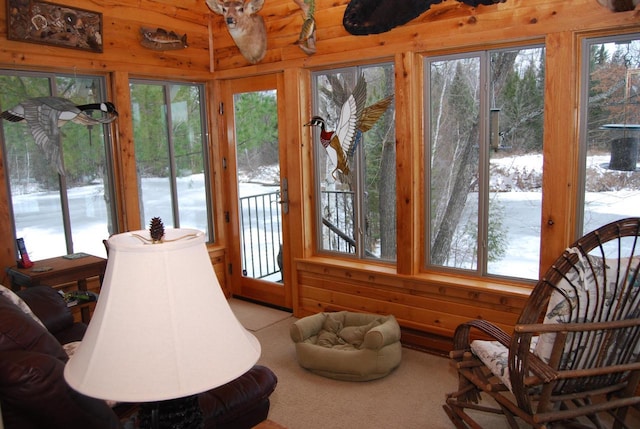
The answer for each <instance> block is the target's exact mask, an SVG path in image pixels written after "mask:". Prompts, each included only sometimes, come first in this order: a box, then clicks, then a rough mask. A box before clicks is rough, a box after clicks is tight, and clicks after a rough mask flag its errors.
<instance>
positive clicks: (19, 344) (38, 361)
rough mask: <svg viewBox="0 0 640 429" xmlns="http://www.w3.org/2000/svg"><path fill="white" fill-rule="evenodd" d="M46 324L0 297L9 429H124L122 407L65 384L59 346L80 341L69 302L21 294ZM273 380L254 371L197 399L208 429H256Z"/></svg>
mask: <svg viewBox="0 0 640 429" xmlns="http://www.w3.org/2000/svg"><path fill="white" fill-rule="evenodd" d="M16 294H17V295H18V296H19V297H20V298H22V300H23V301H24V302H25V303H26V304H27V305H28V306H29V308H30V309H31V310H32V311H33V313H34V314H35V315H36V316H37V318H39V319H40V320H41V321H42V323H43V324H44V326H45V327H46V329H45V327H43V326H42V325H40V324H39V323H38V322H37V321H36V320H35V319H34V318H33V317H31V316H30V315H28V314H27V313H25V311H23V309H21V308H19V307H18V306H17V305H16V304H15V303H14V302H12V301H11V300H10V299H8V298H7V297H6V296H5V295H2V294H0V404H1V405H0V407H1V410H2V418H3V421H4V427H5V429H43V428H47V429H87V428H92V429H112V428H121V427H122V421H121V417H122V415H121V414H120V415H119V413H120V412H121V411H122V410H127V412H130V411H131V409H132V408H133V409H135V406H133V407H132V406H131V404H124V405H122V406H120V407H115V408H114V409H112V408H111V407H109V406H108V405H107V404H106V403H105V402H104V401H102V400H99V399H95V398H90V397H87V396H84V395H82V394H80V393H78V392H76V391H74V390H73V389H71V388H70V387H69V386H68V385H67V383H66V382H65V380H64V377H63V375H62V374H63V369H64V365H65V363H66V361H67V360H68V357H67V354H66V352H65V351H64V349H63V347H62V344H66V343H69V342H73V341H79V340H81V339H82V336H83V335H84V332H85V330H86V325H85V324H83V323H74V320H73V316H72V314H71V312H70V311H69V309H68V308H67V306H66V303H65V301H64V299H63V298H62V297H61V296H60V294H58V292H57V291H56V290H54V289H53V288H50V287H48V286H36V287H31V288H28V289H24V290H21V291H18V292H17V293H16ZM276 384H277V378H276V376H275V374H274V373H273V372H272V371H271V370H270V369H269V368H266V367H264V366H260V365H256V366H254V367H253V368H252V369H250V370H249V371H248V372H247V373H245V374H244V375H242V376H241V377H239V378H237V379H236V380H234V381H232V382H230V383H228V384H226V385H224V386H220V387H218V388H216V389H212V390H210V391H207V392H204V393H201V394H200V395H199V396H198V399H199V403H200V408H201V409H202V412H203V415H204V428H205V429H208V428H213V427H215V428H227V429H242V428H251V427H253V426H255V425H256V424H258V423H260V422H261V421H263V420H265V419H266V418H267V415H268V412H269V405H270V402H269V395H271V393H272V392H273V390H274V389H275V387H276Z"/></svg>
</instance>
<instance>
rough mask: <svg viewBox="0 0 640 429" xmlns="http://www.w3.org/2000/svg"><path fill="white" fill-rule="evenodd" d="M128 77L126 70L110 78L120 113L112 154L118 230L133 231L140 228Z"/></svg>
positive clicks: (115, 123) (116, 124) (114, 100)
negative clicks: (114, 170)
mask: <svg viewBox="0 0 640 429" xmlns="http://www.w3.org/2000/svg"><path fill="white" fill-rule="evenodd" d="M129 77H130V76H129V73H126V72H114V73H113V74H112V79H111V80H112V85H113V94H114V98H113V103H114V104H115V105H116V108H117V109H118V114H119V116H118V119H117V120H116V121H114V122H113V124H114V125H113V126H115V127H116V133H115V136H116V139H115V141H114V143H113V144H114V148H113V150H114V153H113V156H114V160H115V164H116V165H117V169H116V174H117V176H116V178H117V180H116V195H117V196H118V197H119V198H118V207H117V209H118V216H119V221H120V222H119V227H120V230H121V231H135V230H138V229H142V228H143V224H142V222H141V220H140V209H139V207H140V195H139V193H138V171H137V169H136V151H135V143H134V140H133V119H132V117H131V93H130V91H129ZM144 227H146V226H144Z"/></svg>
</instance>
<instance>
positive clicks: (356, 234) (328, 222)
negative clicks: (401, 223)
mask: <svg viewBox="0 0 640 429" xmlns="http://www.w3.org/2000/svg"><path fill="white" fill-rule="evenodd" d="M393 73H394V71H393V66H392V65H389V64H384V65H372V66H363V67H352V68H348V69H340V70H331V71H325V72H319V73H315V74H314V75H313V89H314V97H313V101H314V103H313V104H314V112H315V113H314V115H316V116H314V120H312V122H311V124H312V125H315V128H316V133H315V134H314V145H315V154H316V157H315V159H316V195H317V201H316V207H317V213H316V220H317V231H318V237H319V239H318V247H319V250H321V251H326V252H335V253H339V254H343V255H352V256H355V257H359V258H370V259H376V260H384V261H395V258H396V212H395V208H396V186H395V183H396V170H395V164H396V163H395V120H394V113H395V107H394V103H393V97H392V95H393V93H394V75H393ZM359 80H360V84H358V82H359ZM362 85H365V86H366V97H364V100H363V101H362V102H361V97H359V95H358V94H360V90H359V89H356V88H360V89H361V88H362ZM352 94H353V98H351V99H350V96H352ZM345 103H346V107H345ZM349 121H351V122H352V123H353V124H356V126H355V128H356V131H354V135H353V139H348V138H347V137H343V141H339V140H340V138H339V137H340V136H344V135H348V132H343V130H345V129H347V128H348V125H347V124H348V122H349ZM358 129H361V130H362V131H364V132H363V133H360V132H359V131H358ZM331 133H333V135H332V136H331V137H328V136H329V134H331ZM349 142H354V144H353V145H351V149H350V148H348V147H347V146H348V145H349ZM335 145H339V146H340V147H338V148H336V146H335Z"/></svg>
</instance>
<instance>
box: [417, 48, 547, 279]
mask: <svg viewBox="0 0 640 429" xmlns="http://www.w3.org/2000/svg"><path fill="white" fill-rule="evenodd" d="M533 49H542V50H544V51H545V52H546V49H547V48H546V46H545V43H543V42H540V41H529V42H527V43H524V44H513V45H512V44H509V45H506V46H501V47H496V48H491V47H488V48H485V49H480V48H479V49H469V50H465V51H463V52H450V53H447V52H445V53H438V54H436V55H425V56H423V57H422V67H423V69H422V76H423V82H424V84H423V88H424V89H423V102H422V105H421V107H422V120H423V124H424V127H423V131H424V134H423V147H424V151H423V171H424V177H423V178H422V181H423V182H422V183H423V185H424V190H423V198H424V200H423V202H422V204H421V207H422V208H421V210H422V213H423V222H424V223H423V228H424V233H423V234H424V235H423V237H422V238H423V240H424V242H423V246H422V249H423V252H424V254H423V258H422V261H421V270H422V271H423V272H425V273H429V272H434V273H449V274H455V275H461V274H462V275H464V276H469V277H470V278H473V277H480V278H485V279H495V280H499V279H503V280H505V279H506V280H509V281H524V282H527V283H530V282H532V281H535V280H536V279H533V278H527V277H518V276H509V275H504V274H493V273H489V272H488V271H489V257H488V253H489V251H488V246H487V245H485V243H486V242H487V240H488V238H489V222H488V220H489V217H490V213H489V209H490V208H489V206H490V204H489V199H490V197H491V194H492V192H491V190H490V189H489V181H490V178H491V173H490V163H489V161H490V159H491V157H490V156H489V152H490V150H491V125H490V122H491V112H492V110H493V108H492V107H491V94H490V88H491V85H492V82H491V55H492V54H493V53H496V52H509V51H515V50H520V51H525V50H533ZM472 58H478V61H479V64H478V74H479V76H478V79H479V84H478V88H479V90H478V118H479V120H478V135H479V148H478V151H479V152H478V185H479V190H478V218H477V220H478V230H477V239H476V246H477V249H478V252H477V255H476V257H475V268H459V267H453V266H445V265H436V264H434V263H432V262H431V247H432V225H431V220H432V219H431V216H430V213H431V209H432V200H431V197H432V195H431V194H432V192H431V186H430V183H431V179H430V178H431V167H430V166H431V164H430V162H431V120H430V116H431V110H430V105H429V104H428V103H429V100H430V99H431V89H432V88H431V85H430V82H431V79H430V77H431V68H430V65H431V64H432V63H435V62H437V61H445V60H446V61H456V60H461V59H472ZM545 92H546V90H545V91H543V94H544V93H545ZM543 116H544V112H543ZM542 146H543V147H544V141H542ZM541 153H544V150H543V149H542V150H541ZM543 174H544V172H543ZM540 200H541V201H540V203H541V205H542V204H544V196H543V195H541V197H540ZM539 240H540V242H541V241H542V231H541V232H540V236H539ZM540 258H541V255H540V254H539V260H540ZM538 267H539V264H538V266H536V268H538Z"/></svg>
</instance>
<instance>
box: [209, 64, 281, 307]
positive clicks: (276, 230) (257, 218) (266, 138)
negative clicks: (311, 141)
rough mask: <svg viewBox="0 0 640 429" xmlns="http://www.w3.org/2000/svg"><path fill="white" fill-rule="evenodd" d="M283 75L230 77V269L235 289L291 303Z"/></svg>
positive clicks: (273, 302) (248, 295) (226, 112)
mask: <svg viewBox="0 0 640 429" xmlns="http://www.w3.org/2000/svg"><path fill="white" fill-rule="evenodd" d="M278 82H279V77H278V75H273V76H266V77H265V76H260V77H256V78H246V79H235V80H230V81H227V82H226V83H225V98H224V100H225V101H224V103H223V108H222V110H221V112H222V114H223V117H224V120H225V123H226V127H225V129H226V130H227V143H228V144H227V145H226V148H225V150H226V151H227V152H226V156H225V158H224V159H223V164H224V166H225V167H224V168H226V172H227V173H228V174H226V175H225V176H226V177H227V178H228V180H229V187H228V189H229V190H230V192H229V195H230V201H229V207H230V208H231V211H230V213H229V216H228V226H229V234H228V236H229V237H230V243H229V260H230V266H229V274H230V278H231V290H232V292H233V294H234V295H236V296H240V297H243V298H248V299H252V300H256V301H260V302H264V303H267V304H271V305H275V306H278V307H282V308H290V307H291V304H290V299H288V298H287V297H289V296H290V293H289V292H288V287H287V281H286V276H285V275H284V274H285V270H284V269H283V268H284V264H283V261H284V255H286V254H287V253H288V248H287V245H286V242H285V240H284V237H285V234H284V224H285V222H286V216H287V212H288V197H287V179H286V174H285V172H284V171H283V169H282V168H281V166H283V165H286V162H285V160H284V157H285V156H286V154H285V153H283V152H284V151H281V150H280V148H279V139H280V138H279V130H280V129H282V127H280V126H279V118H280V117H281V116H282V115H279V110H280V108H279V103H278V89H277V87H278Z"/></svg>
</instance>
